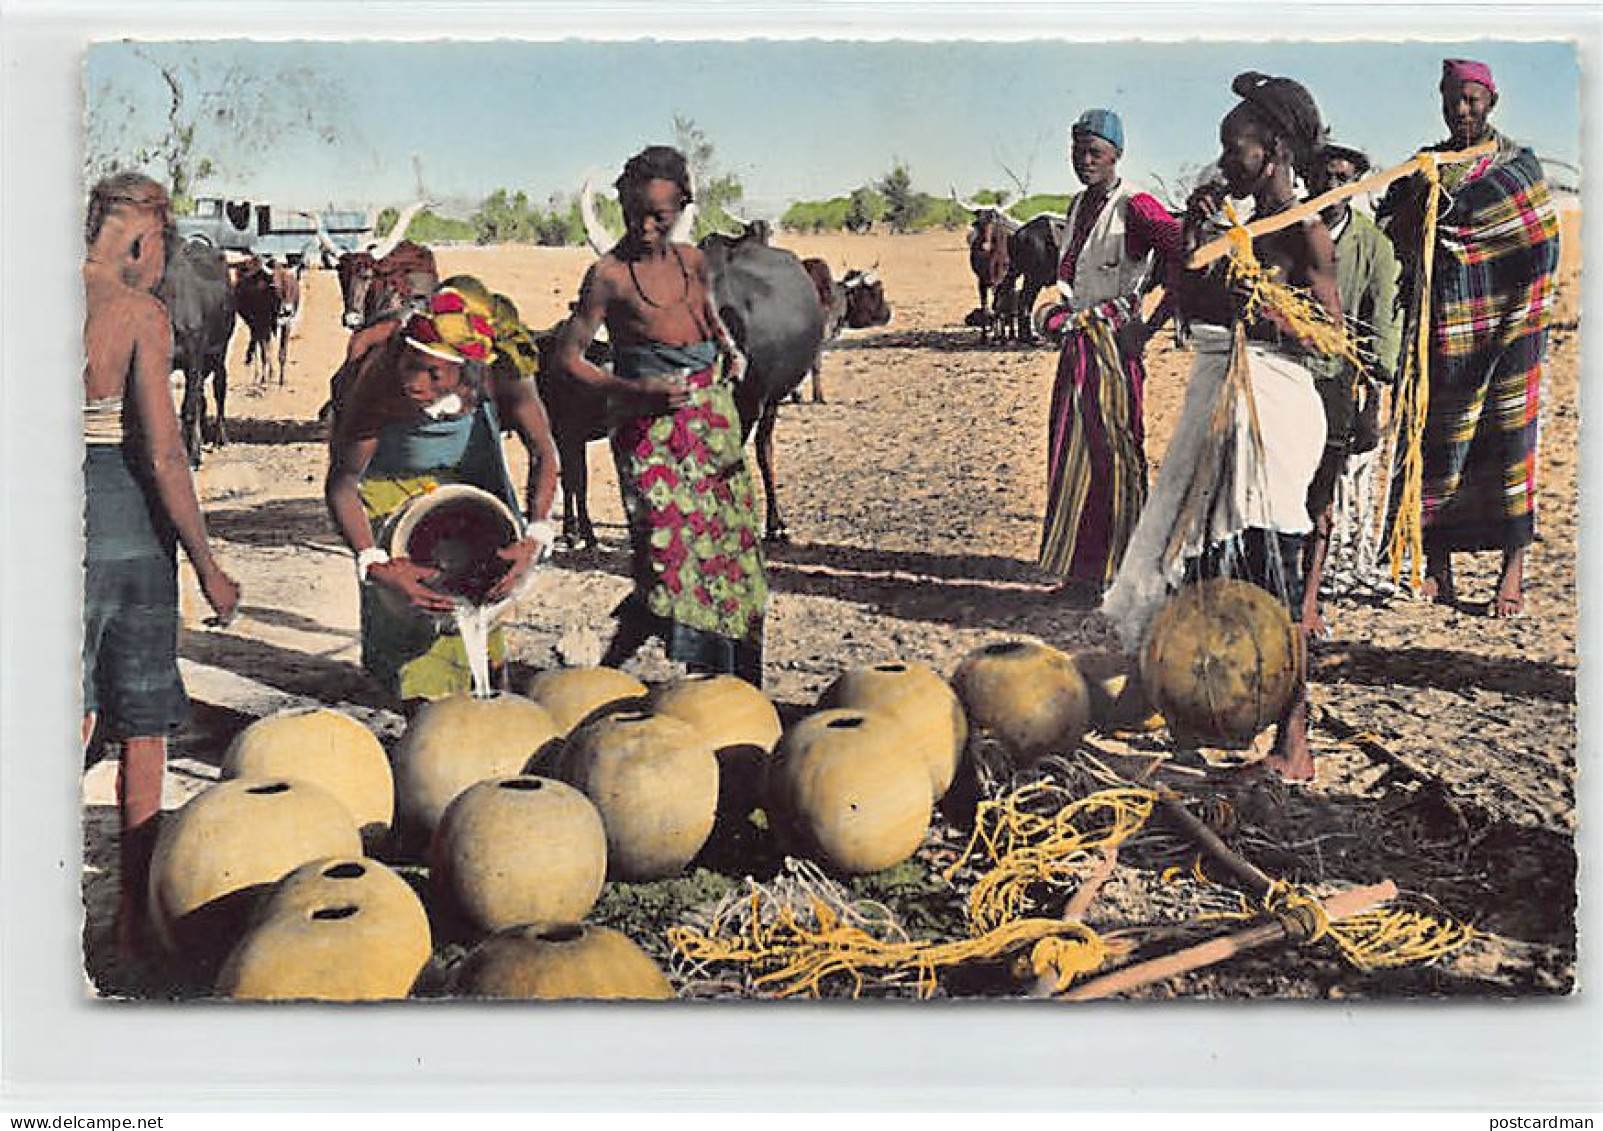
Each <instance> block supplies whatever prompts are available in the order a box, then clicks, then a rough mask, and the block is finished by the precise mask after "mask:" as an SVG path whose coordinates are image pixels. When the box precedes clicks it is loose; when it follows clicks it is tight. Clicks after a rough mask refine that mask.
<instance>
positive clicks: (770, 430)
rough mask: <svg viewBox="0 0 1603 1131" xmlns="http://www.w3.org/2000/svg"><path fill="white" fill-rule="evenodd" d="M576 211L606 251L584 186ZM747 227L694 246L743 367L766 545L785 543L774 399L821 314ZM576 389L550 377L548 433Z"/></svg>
mask: <svg viewBox="0 0 1603 1131" xmlns="http://www.w3.org/2000/svg"><path fill="white" fill-rule="evenodd" d="M579 213H580V216H581V217H582V218H583V220H584V228H585V235H586V237H587V238H588V240H589V243H590V247H591V249H592V250H593V251H594V252H595V253H596V254H597V255H605V254H607V252H608V250H609V249H610V248H611V246H612V245H613V243H615V242H616V241H615V240H614V239H613V238H612V237H611V236H610V235H609V234H608V233H607V232H606V231H605V230H604V229H603V228H602V227H601V223H600V220H599V219H598V218H597V216H596V213H595V202H594V199H593V192H592V189H591V186H590V185H589V184H588V183H586V185H585V186H584V189H583V191H582V192H581V194H580V197H579ZM694 219H695V205H693V204H692V205H689V206H687V207H686V209H685V210H684V212H683V213H682V214H681V215H680V217H679V221H678V223H677V224H676V226H675V228H674V232H673V238H675V239H679V240H683V239H684V238H685V236H686V235H687V234H688V233H689V231H690V230H691V226H692V224H693V223H694ZM750 227H751V226H750V225H748V231H743V232H742V233H741V235H740V236H726V235H721V234H717V233H714V234H712V235H709V236H708V237H706V238H705V239H703V240H702V241H701V243H700V245H699V247H700V249H701V252H702V255H703V257H704V258H705V259H706V262H707V275H708V278H709V279H710V280H711V283H712V292H713V296H714V298H715V300H716V301H717V303H718V315H719V317H720V318H721V319H722V320H723V323H724V325H725V326H727V327H728V328H729V332H730V334H731V335H732V336H733V337H734V339H735V343H736V345H738V346H739V348H740V351H741V353H743V354H744V355H745V357H746V362H747V364H746V372H745V374H744V375H743V376H742V377H741V379H740V383H739V384H738V385H736V387H735V407H736V409H737V410H738V411H739V413H740V423H741V436H742V438H743V439H745V440H748V441H749V440H751V439H752V437H753V435H755V437H756V447H757V467H758V469H759V470H760V471H761V473H762V477H763V491H764V494H765V496H766V497H767V504H768V507H767V514H766V520H765V530H764V537H765V539H766V540H767V541H769V542H788V541H789V540H790V533H789V529H788V528H787V526H786V524H785V520H784V517H783V515H782V514H781V513H780V509H779V499H778V493H777V490H776V488H775V482H774V478H775V477H774V467H773V451H774V425H775V423H776V421H777V419H778V413H779V405H780V402H781V401H783V400H784V399H785V398H786V397H788V396H789V395H790V393H791V390H793V389H795V388H796V387H797V386H798V385H800V384H801V382H802V379H803V378H804V377H806V376H807V374H808V373H809V372H810V371H811V369H812V366H813V364H814V362H816V361H817V359H818V351H819V349H820V348H821V346H822V345H823V341H824V311H823V307H822V305H821V304H820V302H819V298H818V291H817V289H816V288H815V287H814V286H813V281H812V279H811V278H810V277H809V276H808V274H807V272H806V271H805V270H804V269H803V268H802V264H801V260H800V259H798V258H797V257H796V256H795V255H794V254H793V253H791V252H789V251H785V250H783V249H782V248H777V247H769V246H767V245H766V244H765V243H763V242H761V241H760V240H759V239H757V238H751V236H753V235H755V233H749V229H750ZM579 386H580V383H579V382H578V381H576V380H573V379H571V378H569V379H562V378H561V377H560V375H559V377H558V379H557V380H554V381H553V382H552V384H551V386H550V392H551V395H550V397H548V399H547V400H546V410H547V412H548V413H550V414H551V416H552V427H553V430H555V429H556V427H557V425H556V418H557V417H568V416H570V415H573V414H570V413H569V411H568V406H567V405H566V404H564V403H563V402H564V401H565V400H566V398H569V397H570V396H571V395H572V390H574V389H575V388H576V387H579ZM553 402H556V403H553ZM591 431H592V432H594V428H592V429H591ZM564 490H566V487H564ZM577 501H578V503H579V506H580V508H581V510H584V509H586V508H585V503H584V500H583V498H580V499H579V500H577ZM588 521H589V520H588V517H585V518H584V519H583V520H582V524H583V525H584V526H587V525H588Z"/></svg>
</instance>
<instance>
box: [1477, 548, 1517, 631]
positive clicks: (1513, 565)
mask: <svg viewBox="0 0 1603 1131" xmlns="http://www.w3.org/2000/svg"><path fill="white" fill-rule="evenodd" d="M1524 581H1525V550H1524V549H1523V548H1521V549H1518V550H1509V551H1508V552H1506V553H1505V554H1504V555H1503V573H1502V576H1501V577H1499V578H1498V579H1497V594H1496V596H1494V597H1493V598H1492V600H1491V603H1490V604H1489V605H1487V606H1486V615H1487V616H1489V617H1498V618H1503V619H1506V618H1508V617H1517V616H1519V615H1520V614H1521V613H1523V612H1524V611H1525V593H1524Z"/></svg>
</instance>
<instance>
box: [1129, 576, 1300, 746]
mask: <svg viewBox="0 0 1603 1131" xmlns="http://www.w3.org/2000/svg"><path fill="white" fill-rule="evenodd" d="M1303 664H1304V650H1303V639H1302V632H1301V631H1300V630H1299V629H1298V627H1297V625H1296V624H1294V623H1293V622H1292V619H1291V614H1290V613H1288V612H1287V611H1286V608H1285V606H1284V605H1282V604H1281V603H1280V602H1279V601H1278V600H1276V599H1275V597H1274V595H1273V594H1271V593H1270V592H1269V591H1268V590H1266V589H1263V588H1260V587H1259V586H1257V585H1254V584H1252V583H1251V582H1247V581H1237V580H1234V579H1231V578H1216V579H1211V580H1208V581H1203V582H1199V583H1196V584H1192V585H1187V586H1185V587H1184V588H1182V589H1181V590H1180V591H1179V592H1177V593H1176V594H1174V596H1172V597H1170V598H1169V600H1168V601H1167V602H1166V603H1165V604H1164V606H1163V608H1162V609H1160V610H1159V611H1158V615H1157V616H1156V617H1154V618H1153V621H1152V626H1151V628H1150V629H1148V631H1147V639H1146V646H1145V648H1144V649H1143V650H1142V653H1141V679H1142V682H1143V683H1144V684H1145V685H1146V690H1147V694H1148V695H1150V696H1151V697H1152V702H1153V704H1154V705H1155V706H1156V707H1157V709H1158V711H1159V712H1160V713H1161V714H1162V715H1163V718H1164V721H1165V722H1167V723H1168V724H1169V729H1170V731H1171V732H1172V733H1173V735H1174V737H1175V740H1176V741H1177V742H1180V743H1182V744H1185V745H1193V746H1211V747H1219V748H1222V749H1227V750H1228V749H1241V748H1244V747H1246V746H1248V745H1250V744H1251V742H1252V740H1253V739H1254V738H1255V737H1257V736H1258V735H1259V734H1261V733H1262V732H1263V731H1264V730H1265V728H1267V727H1269V726H1270V725H1272V724H1273V723H1275V722H1276V721H1278V720H1279V719H1280V717H1281V716H1282V715H1284V714H1285V712H1286V708H1287V707H1288V706H1290V704H1291V700H1292V696H1293V695H1294V694H1295V693H1296V690H1297V685H1298V683H1299V682H1300V681H1301V679H1302V676H1303Z"/></svg>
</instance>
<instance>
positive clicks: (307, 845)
mask: <svg viewBox="0 0 1603 1131" xmlns="http://www.w3.org/2000/svg"><path fill="white" fill-rule="evenodd" d="M361 854H362V837H361V834H360V833H359V832H358V831H357V828H356V819H355V818H354V817H352V816H351V812H350V810H349V809H347V808H346V807H345V805H344V804H343V803H342V802H341V801H340V800H339V799H338V798H336V797H335V796H334V795H333V794H332V793H329V792H328V791H327V790H326V789H324V788H322V787H321V786H318V785H314V784H312V783H311V782H304V781H296V780H295V779H292V778H235V779H232V780H230V781H224V782H219V783H218V784H216V785H214V786H212V787H210V788H209V789H207V790H205V791H204V792H202V793H199V794H196V795H195V796H194V797H193V798H191V799H190V800H189V802H188V803H187V804H186V805H184V807H183V808H182V809H179V810H178V811H177V812H175V813H173V814H171V815H170V816H169V817H168V818H167V819H166V820H165V821H164V822H163V823H162V827H161V832H160V833H159V834H158V836H157V838H156V849H155V853H154V855H153V856H152V858H151V864H150V918H151V921H152V923H153V924H154V925H155V927H156V933H157V937H158V938H160V939H161V940H162V942H163V943H164V944H165V945H166V946H167V947H168V948H169V949H172V950H178V951H182V952H184V953H193V954H195V955H196V956H197V958H199V957H202V956H204V957H205V958H221V957H222V956H223V955H224V954H226V953H227V952H228V950H229V949H230V948H231V947H232V946H233V944H234V943H235V942H237V941H238V939H239V935H240V933H241V932H242V931H243V929H244V927H245V926H246V924H247V923H248V921H249V918H250V914H251V912H252V911H253V910H254V909H255V905H256V903H257V901H258V900H259V898H260V896H261V895H262V894H263V893H264V892H265V891H266V889H267V888H268V887H270V886H271V885H273V884H276V883H277V882H278V881H279V880H280V879H282V878H283V877H284V876H286V875H287V874H289V873H290V872H292V871H294V870H295V869H296V868H298V867H300V866H301V865H302V864H305V863H306V862H307V861H309V860H318V859H322V858H323V857H328V856H360V855H361Z"/></svg>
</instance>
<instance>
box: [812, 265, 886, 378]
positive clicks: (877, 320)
mask: <svg viewBox="0 0 1603 1131" xmlns="http://www.w3.org/2000/svg"><path fill="white" fill-rule="evenodd" d="M802 270H804V271H806V272H807V277H808V278H809V279H811V280H812V281H813V287H814V289H815V290H816V291H817V292H818V303H819V306H820V307H822V309H823V311H824V341H823V344H822V345H820V346H819V348H818V357H817V358H816V359H814V361H813V368H812V371H811V372H812V379H813V403H814V404H823V403H824V388H823V370H824V350H825V349H826V348H828V347H829V346H830V345H831V344H832V343H833V342H835V341H836V340H837V339H838V338H839V337H840V335H841V332H842V331H843V330H845V329H847V328H850V329H853V330H861V329H863V328H865V327H868V326H883V325H885V324H886V323H887V322H889V321H890V320H891V308H890V307H889V306H888V305H887V304H886V302H885V284H884V283H883V282H881V281H880V278H879V276H878V275H876V274H874V270H873V268H870V269H869V270H867V271H856V270H852V271H847V272H846V275H845V277H844V278H842V279H840V280H838V281H837V280H836V279H835V277H834V273H833V272H831V271H830V269H829V264H828V263H826V262H824V261H823V260H822V259H804V260H802ZM791 399H792V400H795V401H799V400H800V399H801V389H800V388H799V387H798V388H797V389H796V390H795V391H794V392H793V393H792V394H791Z"/></svg>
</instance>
